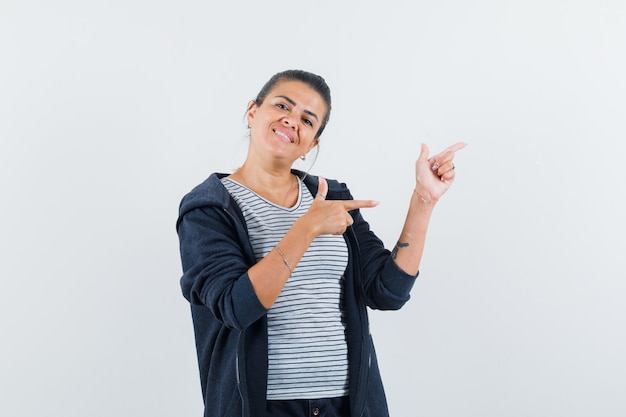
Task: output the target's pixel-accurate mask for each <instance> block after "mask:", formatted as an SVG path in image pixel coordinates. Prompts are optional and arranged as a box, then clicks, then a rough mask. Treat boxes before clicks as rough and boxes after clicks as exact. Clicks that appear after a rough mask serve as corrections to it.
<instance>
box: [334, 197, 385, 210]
mask: <svg viewBox="0 0 626 417" xmlns="http://www.w3.org/2000/svg"><path fill="white" fill-rule="evenodd" d="M339 202H340V203H342V204H343V208H344V209H345V210H346V211H350V210H356V209H360V208H368V207H376V206H377V205H379V204H380V203H379V202H378V201H376V200H340V201H339Z"/></svg>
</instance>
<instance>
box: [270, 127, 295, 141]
mask: <svg viewBox="0 0 626 417" xmlns="http://www.w3.org/2000/svg"><path fill="white" fill-rule="evenodd" d="M274 133H276V134H277V135H278V136H280V137H281V138H283V139H285V140H286V141H287V142H289V143H293V140H291V138H290V137H289V136H287V135H286V134H284V133H283V132H279V131H277V130H274Z"/></svg>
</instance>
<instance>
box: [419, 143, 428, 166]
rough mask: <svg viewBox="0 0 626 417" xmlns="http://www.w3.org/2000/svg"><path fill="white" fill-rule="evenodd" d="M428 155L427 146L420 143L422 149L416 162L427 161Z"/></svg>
mask: <svg viewBox="0 0 626 417" xmlns="http://www.w3.org/2000/svg"><path fill="white" fill-rule="evenodd" d="M429 153H430V151H429V149H428V145H426V144H425V143H422V149H421V150H420V156H419V157H418V158H417V162H425V161H428V154H429Z"/></svg>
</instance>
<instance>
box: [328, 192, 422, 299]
mask: <svg viewBox="0 0 626 417" xmlns="http://www.w3.org/2000/svg"><path fill="white" fill-rule="evenodd" d="M331 184H332V186H331ZM331 189H334V190H336V191H337V193H338V194H337V196H336V197H333V198H338V199H346V200H347V199H350V200H351V199H352V195H351V193H350V191H349V190H348V188H347V186H346V185H345V184H343V183H337V182H329V195H330V190H331ZM350 214H351V215H352V218H353V219H354V224H353V225H352V226H351V227H350V229H349V230H348V233H353V237H354V239H355V241H356V249H357V256H358V258H359V264H360V269H361V285H362V287H363V292H364V294H365V300H366V303H367V305H368V306H369V307H370V308H373V309H379V310H397V309H399V308H401V307H402V306H403V305H404V304H405V303H406V302H407V301H408V300H409V298H410V292H411V289H412V288H413V285H414V284H415V280H416V279H417V275H410V274H407V273H406V272H404V271H403V270H402V269H400V268H399V267H398V265H397V264H396V263H395V261H394V260H393V259H392V258H391V252H390V251H389V250H387V249H385V247H384V244H383V242H382V241H381V240H380V239H379V238H378V236H376V235H375V234H374V232H372V230H371V229H370V225H369V223H367V221H365V219H364V218H363V216H362V215H361V211H360V210H353V211H351V212H350Z"/></svg>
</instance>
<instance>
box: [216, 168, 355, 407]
mask: <svg viewBox="0 0 626 417" xmlns="http://www.w3.org/2000/svg"><path fill="white" fill-rule="evenodd" d="M222 183H223V184H224V186H225V187H226V189H227V190H228V192H229V193H230V194H231V195H232V196H233V198H234V199H235V201H236V202H237V204H238V205H239V207H240V208H241V211H242V213H243V215H244V217H245V220H246V224H247V226H248V233H249V235H250V242H251V244H252V248H253V249H254V253H255V256H256V259H257V261H259V260H261V259H263V258H264V257H265V256H266V255H267V254H268V253H269V252H270V251H271V250H272V249H273V248H274V247H275V246H276V245H277V244H278V242H280V240H281V239H282V238H283V236H284V235H285V234H286V233H287V232H288V231H289V229H290V228H291V226H292V225H293V223H294V222H295V221H296V220H297V219H298V218H299V217H300V216H302V215H303V214H304V213H306V212H307V210H308V209H309V207H310V206H311V204H312V202H313V196H312V195H311V193H310V192H309V190H308V188H307V187H306V186H304V184H303V183H302V181H301V180H300V179H299V178H298V185H299V191H300V192H299V197H298V201H297V202H296V204H295V205H294V206H293V207H291V208H285V207H281V206H278V205H276V204H273V203H271V202H269V201H267V200H265V199H264V198H262V197H260V196H259V195H258V194H256V193H254V192H253V191H251V190H250V189H248V188H247V187H245V186H243V185H241V184H239V183H237V182H235V181H233V180H232V179H230V178H223V179H222ZM347 264H348V249H347V247H346V242H345V240H344V238H343V236H335V235H321V236H318V237H317V238H315V240H314V241H313V243H312V244H311V246H309V248H308V249H307V251H306V253H305V254H304V256H303V257H302V259H301V260H300V262H299V263H298V264H297V265H296V266H295V267H294V266H293V265H292V267H293V273H292V274H291V277H290V278H289V280H288V281H287V283H286V284H285V286H284V288H283V290H282V292H281V293H280V296H279V297H278V299H277V300H276V302H275V303H274V305H273V306H272V307H271V308H270V310H269V311H268V313H267V318H268V347H269V351H268V361H269V362H268V365H269V369H268V381H267V384H268V385H267V399H268V400H289V399H314V398H331V397H339V396H343V395H348V348H347V345H346V338H345V326H344V324H343V321H342V310H341V297H342V288H343V274H344V271H345V269H346V265H347ZM283 267H284V266H283Z"/></svg>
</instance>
